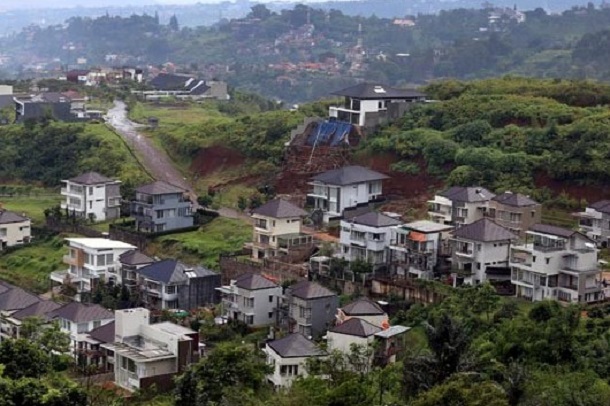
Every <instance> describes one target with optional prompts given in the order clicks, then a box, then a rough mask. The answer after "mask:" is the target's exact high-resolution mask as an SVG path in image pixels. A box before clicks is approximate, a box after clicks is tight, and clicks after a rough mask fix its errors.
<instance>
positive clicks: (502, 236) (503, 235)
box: [453, 218, 517, 242]
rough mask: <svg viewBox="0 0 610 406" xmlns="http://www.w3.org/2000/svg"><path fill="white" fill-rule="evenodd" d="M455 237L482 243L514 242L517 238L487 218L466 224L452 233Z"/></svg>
mask: <svg viewBox="0 0 610 406" xmlns="http://www.w3.org/2000/svg"><path fill="white" fill-rule="evenodd" d="M453 235H454V236H455V237H459V238H463V239H465V240H474V241H482V242H492V241H504V240H515V239H517V236H516V235H515V234H513V233H512V232H511V231H510V230H508V229H507V228H504V227H502V226H501V225H499V224H496V223H494V222H493V221H492V220H490V219H488V218H483V219H481V220H477V221H475V222H474V223H470V224H466V225H465V226H462V227H460V228H458V229H457V230H455V231H454V232H453Z"/></svg>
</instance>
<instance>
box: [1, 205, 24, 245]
mask: <svg viewBox="0 0 610 406" xmlns="http://www.w3.org/2000/svg"><path fill="white" fill-rule="evenodd" d="M31 226H32V222H31V221H30V219H29V218H27V217H24V216H20V215H19V214H17V213H13V212H12V211H8V210H2V208H1V207H0V251H2V250H3V249H5V248H7V247H12V246H15V245H21V244H26V243H29V242H30V240H31V238H32V227H31Z"/></svg>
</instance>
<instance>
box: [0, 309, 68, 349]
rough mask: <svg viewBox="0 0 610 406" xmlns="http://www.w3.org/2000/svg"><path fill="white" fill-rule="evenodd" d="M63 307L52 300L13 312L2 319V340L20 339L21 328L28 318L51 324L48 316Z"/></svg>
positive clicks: (0, 329) (0, 320)
mask: <svg viewBox="0 0 610 406" xmlns="http://www.w3.org/2000/svg"><path fill="white" fill-rule="evenodd" d="M61 306H62V305H61V304H59V303H57V302H54V301H52V300H40V301H38V302H34V303H33V304H31V305H29V306H27V307H24V308H23V309H21V310H17V311H15V312H13V313H12V314H11V315H10V316H5V317H3V318H2V319H0V326H1V328H0V340H2V339H4V338H9V337H10V338H20V337H21V326H22V325H23V322H24V321H25V319H27V318H29V317H30V318H31V317H35V318H38V319H40V320H41V321H42V322H44V323H46V322H49V318H48V316H47V315H48V314H49V313H50V312H52V311H54V310H57V309H59V308H60V307H61Z"/></svg>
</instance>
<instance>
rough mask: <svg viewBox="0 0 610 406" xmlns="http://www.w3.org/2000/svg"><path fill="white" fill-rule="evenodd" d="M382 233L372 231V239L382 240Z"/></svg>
mask: <svg viewBox="0 0 610 406" xmlns="http://www.w3.org/2000/svg"><path fill="white" fill-rule="evenodd" d="M382 237H383V235H382V234H379V233H373V241H382V240H383V238H382Z"/></svg>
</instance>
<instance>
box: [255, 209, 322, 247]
mask: <svg viewBox="0 0 610 406" xmlns="http://www.w3.org/2000/svg"><path fill="white" fill-rule="evenodd" d="M306 215H307V212H306V211H305V210H303V209H301V208H299V207H297V206H295V205H294V204H292V203H290V202H287V201H285V200H282V199H274V200H271V201H269V202H267V203H265V204H264V205H262V206H260V207H258V208H256V209H254V210H253V211H252V218H253V219H254V227H253V231H254V232H253V238H252V241H253V242H252V244H251V245H252V258H253V259H262V258H269V257H275V256H278V255H285V254H288V253H289V251H290V249H291V248H296V247H311V246H312V245H313V237H312V236H311V235H309V234H305V233H302V232H301V224H302V217H305V216H306Z"/></svg>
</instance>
